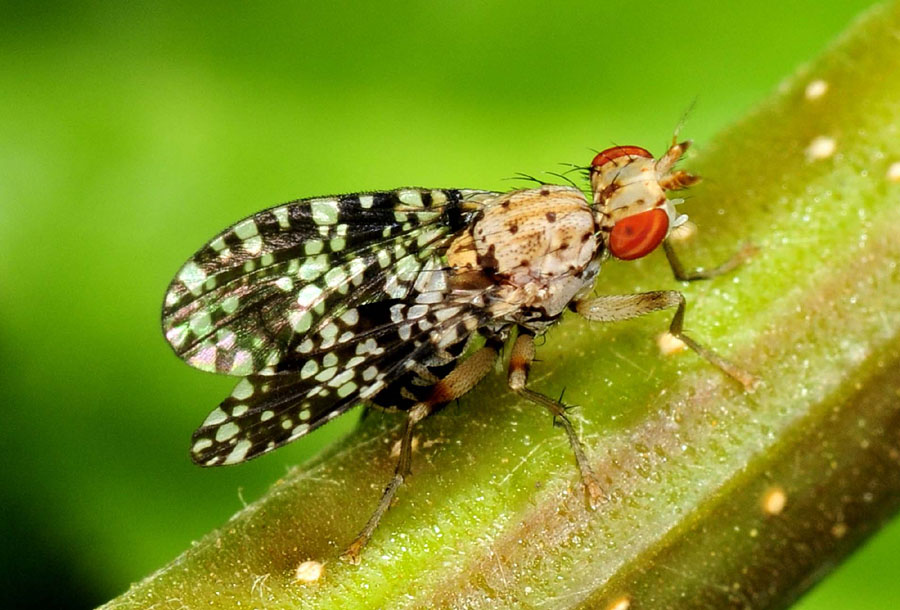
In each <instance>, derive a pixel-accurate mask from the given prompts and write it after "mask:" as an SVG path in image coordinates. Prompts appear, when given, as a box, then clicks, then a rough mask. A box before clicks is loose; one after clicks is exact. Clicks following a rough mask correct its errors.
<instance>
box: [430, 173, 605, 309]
mask: <svg viewBox="0 0 900 610" xmlns="http://www.w3.org/2000/svg"><path fill="white" fill-rule="evenodd" d="M596 233H597V227H596V225H595V222H594V214H593V212H592V210H591V208H590V206H589V205H588V202H587V201H586V200H585V198H584V195H583V194H582V193H581V191H579V190H577V189H574V188H571V187H566V186H550V185H548V186H544V187H542V188H539V189H528V190H522V191H514V192H512V193H506V194H504V195H501V196H500V197H498V198H497V199H496V201H494V202H491V204H490V206H489V207H487V208H486V209H485V210H484V213H483V215H482V217H481V218H480V219H478V220H477V221H476V222H475V223H474V224H473V226H472V227H471V228H470V230H469V231H467V232H465V233H464V234H462V235H461V236H460V237H459V238H458V239H457V240H455V241H454V243H453V244H452V245H451V247H450V249H449V250H448V254H447V258H448V263H449V264H450V266H451V268H453V269H454V270H455V272H456V274H457V279H458V281H460V283H465V284H468V285H471V284H472V283H473V280H474V278H479V279H480V281H481V283H491V284H493V285H494V287H495V289H494V290H493V291H492V293H493V297H494V298H493V299H492V305H491V306H492V313H493V314H494V316H495V317H497V318H501V317H505V318H507V319H509V321H510V322H519V323H521V322H522V321H523V319H520V318H522V316H525V318H524V319H529V318H531V317H533V315H534V313H535V312H538V313H539V314H540V315H541V317H545V318H552V317H555V316H558V315H559V314H560V313H562V311H563V310H564V309H565V307H566V305H567V304H568V303H569V302H570V301H571V300H572V298H573V297H574V296H575V295H576V294H578V293H579V292H581V291H582V289H583V288H584V286H585V284H586V282H589V281H592V280H593V276H594V274H595V273H592V272H587V271H588V268H589V266H590V265H591V262H592V261H593V260H594V259H595V258H596V256H597V254H598V241H597V236H596ZM586 272H587V273H586ZM522 310H524V311H522Z"/></svg>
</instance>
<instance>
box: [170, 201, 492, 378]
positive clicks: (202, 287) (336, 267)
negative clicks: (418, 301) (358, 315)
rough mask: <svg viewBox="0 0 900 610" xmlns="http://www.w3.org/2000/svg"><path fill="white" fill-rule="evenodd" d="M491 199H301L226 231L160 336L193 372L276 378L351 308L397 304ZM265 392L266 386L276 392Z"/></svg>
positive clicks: (189, 273) (189, 270)
mask: <svg viewBox="0 0 900 610" xmlns="http://www.w3.org/2000/svg"><path fill="white" fill-rule="evenodd" d="M495 196H496V194H495V193H490V192H486V191H473V190H449V189H447V190H444V189H434V190H427V189H417V188H405V189H398V190H395V191H384V192H375V193H362V194H353V195H343V196H335V197H324V198H317V199H304V200H298V201H294V202H291V203H287V204H284V205H280V206H276V207H273V208H270V209H268V210H264V211H262V212H259V213H257V214H254V215H253V216H250V217H249V218H246V219H244V220H242V221H241V222H239V223H237V224H236V225H234V226H232V227H230V228H229V229H226V230H225V231H224V232H222V233H221V234H219V235H218V236H217V237H216V238H215V239H213V240H212V241H210V242H209V243H208V244H207V245H205V246H204V247H203V248H201V249H200V251H198V252H197V253H196V254H195V255H194V256H193V257H192V258H191V259H190V260H189V261H187V263H185V264H184V266H182V268H181V270H180V271H179V272H178V275H177V276H176V277H175V279H174V280H173V281H172V283H171V284H170V286H169V289H168V291H167V293H166V296H165V301H164V304H163V315H162V327H163V333H164V334H165V337H166V339H167V340H168V342H169V344H170V345H171V346H172V348H173V349H174V350H175V353H176V354H178V356H179V357H181V358H182V359H184V360H185V361H186V362H188V363H189V364H191V365H192V366H195V367H197V368H199V369H202V370H206V371H213V372H217V373H225V374H230V375H238V376H248V375H252V374H254V373H259V372H261V371H264V370H265V371H266V372H274V371H275V370H277V369H278V367H279V366H280V365H281V364H282V360H283V359H284V358H285V356H286V355H287V354H288V353H289V352H290V351H291V349H292V347H293V346H302V345H304V342H305V341H307V339H310V340H312V338H313V337H315V336H316V335H322V337H324V338H322V340H321V342H320V343H319V345H318V348H321V349H323V350H324V349H327V348H328V347H329V345H333V344H335V342H337V340H338V339H339V337H338V336H337V335H334V334H333V333H331V331H332V330H333V329H334V328H336V327H338V326H340V325H339V323H338V320H339V319H340V316H342V315H344V314H345V313H346V312H347V311H349V310H350V309H352V308H354V307H356V306H358V305H361V304H365V303H374V302H379V301H384V300H388V299H397V300H403V299H405V298H406V297H407V295H408V293H409V291H410V289H411V286H412V284H413V283H414V281H415V279H416V277H417V275H418V274H419V272H420V271H421V269H422V265H423V263H424V261H426V260H428V259H429V257H431V256H432V255H435V254H437V255H440V253H442V252H443V251H444V250H445V249H446V247H447V245H448V243H449V241H450V240H451V239H452V237H453V235H454V234H455V233H456V232H457V231H459V230H460V229H461V228H463V227H465V226H466V225H467V224H469V223H470V222H471V220H472V218H473V216H474V215H475V214H477V212H478V210H479V209H480V208H481V206H482V204H483V202H486V201H489V200H490V199H492V198H493V197H495ZM273 383H274V381H273Z"/></svg>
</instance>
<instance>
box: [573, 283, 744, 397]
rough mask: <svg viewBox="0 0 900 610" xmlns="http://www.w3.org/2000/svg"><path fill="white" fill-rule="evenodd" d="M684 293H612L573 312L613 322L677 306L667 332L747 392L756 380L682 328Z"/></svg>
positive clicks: (587, 302)
mask: <svg viewBox="0 0 900 610" xmlns="http://www.w3.org/2000/svg"><path fill="white" fill-rule="evenodd" d="M684 306H685V301H684V295H683V294H681V293H680V292H678V291H677V290H661V291H658V292H641V293H638V294H615V295H609V296H601V297H596V298H593V299H589V300H585V301H578V302H577V303H576V304H575V311H576V312H578V314H580V315H582V316H584V317H585V318H587V319H588V320H596V321H598V322H616V321H619V320H628V319H631V318H636V317H638V316H643V315H644V314H648V313H652V312H654V311H660V310H661V309H670V308H672V307H677V309H676V310H675V316H674V317H673V318H672V323H671V324H670V325H669V332H670V333H671V334H672V335H673V336H675V337H677V338H678V339H680V340H681V341H683V342H684V344H685V345H687V346H688V347H689V348H691V349H692V350H694V351H695V352H696V353H697V354H698V355H699V356H701V357H702V358H704V359H705V360H706V361H707V362H709V363H711V364H712V365H714V366H715V367H717V368H718V369H719V370H721V371H722V372H723V373H725V374H726V375H728V376H729V377H731V378H732V379H734V380H736V381H738V382H740V383H741V384H742V385H743V386H744V388H745V389H746V390H748V391H752V390H753V389H754V387H755V386H756V384H757V382H758V379H757V378H756V377H755V376H753V375H751V374H750V373H748V372H747V371H745V370H744V369H742V368H740V367H739V366H737V365H736V364H734V363H732V362H729V361H728V360H725V359H724V358H722V357H721V356H719V355H718V354H716V353H715V352H714V351H712V350H711V349H709V348H707V347H704V346H703V345H701V344H700V343H697V342H696V341H694V340H693V339H691V338H690V337H688V336H687V335H685V334H684V332H683V331H682V325H683V324H684Z"/></svg>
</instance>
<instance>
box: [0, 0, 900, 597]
mask: <svg viewBox="0 0 900 610" xmlns="http://www.w3.org/2000/svg"><path fill="white" fill-rule="evenodd" d="M870 4H871V2H869V1H866V0H840V1H833V2H821V1H818V2H816V1H813V0H803V1H795V2H788V3H785V2H775V1H773V0H765V1H759V2H754V3H721V2H713V1H710V0H695V1H683V2H646V3H602V2H593V3H578V2H560V3H553V4H552V8H547V6H548V5H546V3H540V2H534V1H531V0H528V1H521V0H520V1H518V2H494V3H475V2H431V3H417V2H397V3H391V4H390V5H389V6H388V5H382V4H380V3H378V4H376V3H372V4H362V3H357V2H335V3H328V4H322V5H319V4H311V3H289V2H257V3H252V4H243V3H214V2H196V3H190V4H189V5H187V4H184V3H176V2H168V3H166V2H162V3H154V4H146V5H144V4H135V3H113V2H108V3H104V2H88V3H79V4H75V3H42V4H38V3H35V4H25V3H3V4H0V390H2V396H3V405H4V409H3V413H4V416H5V420H4V422H3V424H2V425H0V446H2V447H3V454H2V456H3V461H2V465H0V477H2V478H0V489H2V494H3V496H2V505H3V506H4V510H5V512H6V513H7V514H6V516H5V517H4V519H3V520H2V521H0V530H2V535H3V538H2V540H3V544H2V553H0V556H2V558H3V564H4V565H3V573H4V578H5V579H6V580H7V582H4V583H3V589H4V591H5V592H6V593H7V594H9V595H12V596H16V597H17V599H15V600H12V601H14V602H15V604H14V605H20V606H25V607H27V606H33V607H42V606H46V605H48V604H52V605H53V606H54V607H66V606H70V607H79V606H85V605H91V604H97V603H100V602H102V601H104V600H105V599H107V598H109V597H112V596H113V595H115V594H117V593H119V592H121V591H123V590H124V589H125V588H126V587H127V585H128V583H129V582H131V581H134V580H137V579H139V578H141V577H143V576H144V575H146V574H148V573H149V572H151V571H152V570H153V569H155V568H157V567H159V566H161V565H163V564H164V563H165V562H167V561H169V560H170V559H172V558H174V557H175V556H176V555H177V554H178V553H179V552H180V551H181V550H183V549H184V548H186V547H187V546H188V545H189V544H190V541H191V540H194V539H196V538H198V537H199V536H201V535H202V534H203V533H205V532H206V531H208V530H210V529H212V528H213V527H215V526H217V525H219V524H221V523H222V522H223V521H224V520H225V519H227V518H228V516H229V515H231V514H232V513H233V512H234V511H236V510H237V509H239V508H240V507H241V505H242V502H243V501H244V500H245V499H252V498H255V497H257V496H258V495H259V494H260V493H261V492H262V491H263V490H264V489H266V488H267V487H268V486H269V485H271V484H272V483H273V482H274V481H275V480H277V479H278V477H279V476H280V475H282V474H283V473H284V472H285V470H286V468H287V467H288V466H289V465H291V464H294V463H297V462H299V461H302V460H304V459H305V458H307V457H308V456H310V455H312V454H313V453H315V452H317V451H318V450H319V449H320V448H321V447H323V446H324V445H325V444H327V443H328V442H329V440H330V439H331V438H334V437H335V436H336V435H340V434H342V433H343V432H345V431H347V430H348V429H349V428H351V427H352V426H353V424H354V417H355V416H348V417H346V418H343V419H342V420H338V423H335V424H332V425H330V426H328V427H327V428H325V429H324V430H322V431H320V432H317V433H315V434H313V435H312V436H311V437H310V438H308V439H306V440H304V441H302V442H299V443H295V444H294V445H292V446H291V447H289V448H286V449H284V450H281V451H278V452H276V453H275V454H273V455H271V456H269V457H266V458H263V459H261V460H258V461H255V462H252V463H250V464H247V465H245V466H242V467H240V468H232V469H222V470H202V469H199V468H195V467H194V466H192V465H191V464H190V461H189V459H188V457H187V446H188V439H189V436H190V432H191V431H192V430H193V428H194V427H195V426H196V425H197V424H198V423H199V422H200V421H202V419H203V417H204V416H205V415H206V413H207V412H208V410H210V409H211V408H212V407H213V406H214V405H215V404H216V403H217V401H218V400H219V398H221V397H222V396H224V395H225V393H226V392H227V390H228V389H229V388H230V386H231V383H232V381H231V380H228V379H222V378H216V377H214V376H211V375H205V374H203V373H200V372H198V371H194V370H191V369H190V368H189V367H188V366H186V365H184V364H182V363H181V362H179V361H178V360H177V359H176V358H175V357H174V356H173V355H172V354H171V353H169V349H168V347H167V346H166V345H165V343H164V341H163V340H162V337H161V336H160V332H159V325H158V314H159V307H160V303H161V299H162V295H163V291H164V289H165V287H166V285H167V282H168V281H169V279H170V278H171V276H172V275H173V274H174V273H175V271H176V270H177V269H178V266H179V265H180V264H181V263H182V262H183V261H184V260H185V259H186V258H187V257H188V256H189V255H190V254H191V253H192V252H193V251H194V250H195V249H196V248H197V247H199V246H200V245H201V244H202V243H203V242H204V241H205V240H206V239H207V238H209V237H210V236H212V235H213V234H214V233H216V232H217V231H218V230H219V229H221V228H223V227H224V226H226V225H228V224H229V223H231V222H233V221H235V220H237V219H238V218H240V217H242V216H244V215H246V214H248V213H250V212H253V211H256V210H258V209H260V208H262V207H265V206H268V205H272V204H275V203H278V202H281V201H285V200H288V199H292V198H296V197H301V196H311V195H318V194H326V193H335V192H346V191H351V190H360V189H376V188H390V187H395V186H399V185H405V184H411V185H427V186H453V187H456V186H463V187H475V188H492V189H505V188H511V187H513V186H514V185H515V184H516V183H515V182H508V181H505V180H504V178H505V177H508V176H512V175H513V174H515V173H516V172H519V171H522V172H526V173H532V174H539V173H540V172H542V171H554V170H559V169H560V167H561V166H560V165H559V163H561V162H573V163H585V162H586V161H587V160H588V155H589V154H590V150H591V149H598V148H602V147H605V146H607V145H610V144H611V143H620V144H622V143H634V144H640V145H642V146H647V147H649V148H651V149H652V150H653V151H654V152H657V153H658V152H660V151H661V150H662V149H663V147H664V146H665V144H666V143H667V142H668V141H669V139H670V137H671V133H672V131H673V129H674V128H675V126H676V124H677V123H678V121H679V120H680V118H681V116H682V115H683V113H684V112H685V110H687V108H689V107H690V106H691V104H692V103H693V102H694V101H695V100H696V106H695V108H694V109H693V111H692V112H691V113H690V116H689V118H688V122H687V125H686V127H685V129H684V131H683V133H684V135H686V136H689V137H692V138H694V139H695V141H696V142H697V145H698V146H700V147H702V146H703V143H704V141H705V140H706V139H708V137H709V136H710V135H711V134H713V133H714V132H716V131H718V130H719V129H721V128H722V127H724V126H725V125H727V124H728V123H729V122H731V121H733V120H735V119H736V118H737V117H739V116H741V115H742V114H743V113H744V112H745V111H746V110H748V109H749V108H752V107H753V105H754V103H756V102H757V101H758V100H760V99H762V98H763V97H764V96H765V95H766V93H767V92H769V91H771V90H772V89H773V88H775V87H777V85H778V82H779V80H780V79H781V78H782V77H784V76H786V75H787V74H789V73H790V72H791V71H792V70H793V69H794V68H795V67H796V66H797V65H798V64H799V63H801V62H803V61H805V60H806V59H809V58H811V57H813V56H814V55H815V54H816V53H817V52H818V51H819V50H821V48H822V47H823V46H824V45H825V44H826V43H827V42H828V41H829V40H830V39H831V38H833V37H834V36H835V35H836V34H837V33H838V32H840V31H841V30H843V29H844V28H845V27H846V25H847V24H848V22H849V21H850V20H851V19H852V18H853V16H854V15H855V14H857V13H858V12H859V11H861V10H863V9H865V8H866V7H867V6H869V5H870ZM710 178H711V179H715V177H710ZM759 179H760V180H765V176H760V177H759ZM551 340H552V336H551ZM464 410H465V403H463V407H462V409H461V416H464V415H463V414H464ZM898 546H900V528H898V527H897V525H894V526H893V527H892V528H889V529H888V530H886V531H885V532H883V533H882V534H880V535H879V536H878V537H877V538H876V539H875V540H874V541H873V542H872V543H870V544H869V546H868V548H867V549H865V550H864V551H863V552H862V553H860V554H858V555H857V556H855V557H854V558H853V559H852V560H851V561H850V562H849V563H848V564H847V565H846V567H844V568H842V569H841V570H840V571H839V572H838V573H837V575H836V576H835V577H834V578H832V579H830V580H829V581H828V582H827V583H826V584H824V585H823V586H821V587H820V588H818V589H817V590H816V591H814V592H813V593H812V594H811V595H810V596H808V597H807V599H806V600H804V601H803V602H802V603H801V607H803V608H805V609H806V610H812V609H816V610H824V609H826V608H832V607H834V608H837V607H841V608H846V607H886V606H888V605H890V601H891V600H893V599H896V598H897V596H900V585H898V584H897V581H896V570H895V569H893V568H892V567H891V566H892V562H891V559H892V558H893V557H894V555H895V553H896V549H897V548H898ZM48 583H49V584H48Z"/></svg>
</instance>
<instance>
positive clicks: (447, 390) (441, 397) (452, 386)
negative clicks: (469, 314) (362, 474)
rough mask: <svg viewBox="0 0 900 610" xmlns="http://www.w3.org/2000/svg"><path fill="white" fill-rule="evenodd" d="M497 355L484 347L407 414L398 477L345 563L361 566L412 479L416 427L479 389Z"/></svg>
mask: <svg viewBox="0 0 900 610" xmlns="http://www.w3.org/2000/svg"><path fill="white" fill-rule="evenodd" d="M497 353H498V346H496V345H494V344H489V345H486V346H484V347H483V348H481V349H480V350H478V351H477V352H475V353H474V354H472V355H471V356H470V357H469V358H468V359H467V360H465V362H463V363H462V364H460V365H459V366H457V367H456V368H455V369H453V370H452V371H451V372H450V373H449V374H448V375H447V376H446V377H444V378H443V379H441V380H440V381H438V382H437V383H436V384H434V386H432V388H431V394H430V395H429V396H428V398H427V399H425V400H423V401H422V402H419V403H416V404H415V405H413V407H412V408H411V409H410V410H409V411H408V412H407V414H406V423H405V425H404V426H403V438H402V440H401V441H400V458H399V459H398V460H397V467H396V468H395V469H394V476H393V477H391V480H390V482H389V483H388V484H387V487H385V488H384V493H383V494H382V496H381V501H380V502H379V503H378V507H377V508H376V509H375V512H374V513H372V516H371V517H369V521H368V522H367V523H366V525H365V527H364V528H363V529H362V531H361V532H360V533H359V535H358V536H357V537H356V539H355V540H354V541H353V542H352V543H351V544H350V546H349V547H348V548H347V550H346V551H345V552H344V554H343V555H342V556H341V558H342V559H344V560H345V561H348V562H350V563H353V564H358V563H359V554H360V553H361V552H362V550H363V548H364V547H365V546H366V544H367V543H368V542H369V539H370V538H371V537H372V534H373V533H374V532H375V528H376V527H378V522H379V521H381V518H382V517H383V516H384V513H386V512H387V511H388V509H389V508H390V507H391V501H392V500H393V499H394V495H395V494H396V493H397V490H398V489H399V488H400V486H401V485H402V484H403V480H404V479H405V478H406V477H407V476H409V473H410V465H411V463H412V439H413V427H414V426H415V425H416V424H418V423H419V422H420V421H422V420H423V419H425V418H426V417H428V416H429V415H431V413H433V412H434V410H435V409H436V408H437V407H439V406H440V405H442V404H444V403H448V402H450V401H451V400H456V399H457V398H459V397H460V396H462V395H463V394H465V393H466V392H468V391H469V390H471V389H472V388H473V387H475V385H476V384H477V383H478V382H479V381H481V380H482V378H484V376H485V375H487V374H488V373H489V372H490V370H491V368H492V367H493V366H494V362H495V361H496V360H497Z"/></svg>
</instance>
